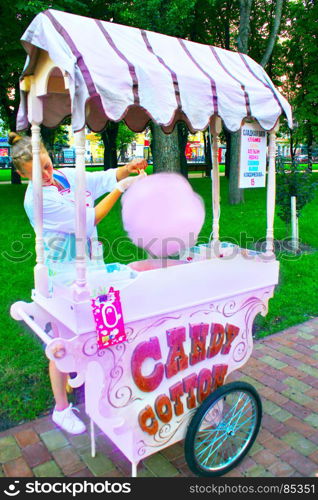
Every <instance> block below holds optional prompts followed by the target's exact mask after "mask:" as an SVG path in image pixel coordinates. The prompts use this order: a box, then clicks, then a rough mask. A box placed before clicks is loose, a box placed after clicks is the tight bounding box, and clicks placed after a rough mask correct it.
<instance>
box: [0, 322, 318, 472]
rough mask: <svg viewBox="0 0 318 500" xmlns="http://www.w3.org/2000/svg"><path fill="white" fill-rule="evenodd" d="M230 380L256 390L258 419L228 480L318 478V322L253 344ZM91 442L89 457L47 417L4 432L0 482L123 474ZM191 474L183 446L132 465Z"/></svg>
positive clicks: (102, 444)
mask: <svg viewBox="0 0 318 500" xmlns="http://www.w3.org/2000/svg"><path fill="white" fill-rule="evenodd" d="M234 380H245V381H246V382H249V383H251V384H252V385H253V386H254V387H255V388H256V389H257V390H258V392H259V393H260V395H261V397H262V402H263V412H264V415H263V420H262V426H261V430H260V433H259V435H258V438H257V440H256V442H255V443H254V445H253V447H252V449H251V450H250V452H249V454H248V456H246V457H245V458H244V460H243V461H242V462H241V464H240V465H239V466H238V467H237V468H236V469H235V470H233V471H231V472H230V473H229V474H228V476H232V477H242V476H245V477H265V476H271V477H275V476H276V477H301V476H303V477H314V476H318V318H316V319H313V320H310V321H308V322H307V323H304V324H301V325H298V326H295V327H292V328H289V329H288V330H285V331H283V332H280V333H278V334H275V335H272V336H270V337H267V338H265V339H261V340H257V341H255V344H254V350H253V355H252V357H251V358H250V359H249V361H248V362H247V363H246V364H245V365H244V367H243V368H242V369H241V370H240V371H236V372H234V373H233V374H232V375H231V376H230V377H229V380H228V381H234ZM81 406H83V405H81ZM81 413H82V417H83V419H84V420H86V421H87V418H86V417H85V415H84V413H83V408H81ZM96 442H97V454H96V457H95V458H91V456H90V443H89V436H88V434H87V433H84V434H82V435H80V436H71V435H67V434H66V433H64V432H62V431H61V430H59V429H58V428H57V427H56V426H55V425H54V424H53V423H52V421H51V418H50V417H49V416H47V417H43V418H39V419H38V420H36V421H33V422H28V423H25V424H22V425H19V426H17V427H14V428H12V429H8V430H7V431H4V432H2V433H0V477H1V476H7V477H32V476H36V477H61V476H68V477H92V476H100V477H101V476H103V477H120V476H124V477H125V476H126V477H127V476H129V475H130V471H131V469H130V463H129V462H128V461H127V459H126V458H125V457H124V456H123V454H122V453H121V452H120V451H119V450H118V449H117V448H116V447H115V446H114V445H113V444H112V443H111V442H110V441H109V440H108V439H107V438H106V437H105V436H104V435H103V434H102V433H99V434H97V441H96ZM192 475H193V474H192V473H191V472H190V470H189V469H188V467H187V465H186V462H185V458H184V453H183V446H182V443H177V444H175V445H173V446H170V447H168V448H166V449H164V450H162V451H161V452H159V453H156V454H154V455H152V456H150V457H148V458H146V459H145V460H143V461H142V462H141V463H140V464H139V466H138V476H159V477H171V476H173V477H177V476H192Z"/></svg>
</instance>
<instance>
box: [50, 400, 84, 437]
mask: <svg viewBox="0 0 318 500" xmlns="http://www.w3.org/2000/svg"><path fill="white" fill-rule="evenodd" d="M74 411H79V410H78V409H77V408H73V405H72V403H70V405H69V406H68V407H67V408H65V410H62V411H58V410H55V409H54V411H53V415H52V420H53V422H54V423H55V424H56V425H58V426H59V427H61V429H63V430H64V431H66V432H69V433H70V434H82V432H85V431H86V426H85V424H84V422H82V421H81V420H80V419H79V418H78V417H77V416H76V415H75V414H74Z"/></svg>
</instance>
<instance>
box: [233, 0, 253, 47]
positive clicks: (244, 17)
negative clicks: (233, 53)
mask: <svg viewBox="0 0 318 500" xmlns="http://www.w3.org/2000/svg"><path fill="white" fill-rule="evenodd" d="M252 3H253V0H240V27H239V36H238V39H237V47H238V50H239V52H243V54H247V52H248V35H249V32H250V14H251V8H252Z"/></svg>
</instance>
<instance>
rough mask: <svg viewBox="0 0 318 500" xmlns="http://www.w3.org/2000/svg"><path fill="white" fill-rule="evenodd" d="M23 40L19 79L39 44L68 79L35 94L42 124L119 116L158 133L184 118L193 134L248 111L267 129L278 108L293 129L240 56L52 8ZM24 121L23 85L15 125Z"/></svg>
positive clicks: (254, 67)
mask: <svg viewBox="0 0 318 500" xmlns="http://www.w3.org/2000/svg"><path fill="white" fill-rule="evenodd" d="M22 43H23V46H24V47H25V49H26V51H27V53H28V59H27V62H26V66H25V69H24V72H23V75H22V78H24V77H26V76H29V75H32V74H33V73H34V70H35V68H36V66H37V62H38V57H39V54H40V50H39V49H42V50H44V51H46V52H47V53H48V54H49V57H50V59H51V60H52V61H53V62H54V64H55V65H56V68H57V69H56V72H62V73H63V74H64V75H67V77H68V82H69V89H68V91H67V92H64V93H63V92H55V91H50V87H48V90H47V92H46V93H45V94H44V95H41V96H40V99H41V100H42V102H43V121H42V123H43V124H44V125H46V126H47V127H55V126H57V125H58V124H59V123H60V122H61V121H62V120H63V119H64V118H65V117H66V116H68V115H71V114H72V124H73V129H74V130H75V131H76V130H81V129H82V128H83V127H84V125H85V124H87V125H88V127H89V128H90V129H91V130H93V131H101V130H102V129H103V128H104V127H105V125H106V123H107V121H108V120H113V121H119V120H125V122H126V124H127V125H128V126H129V127H130V128H131V129H132V130H134V131H136V132H138V131H141V130H143V129H144V128H145V126H146V125H147V123H148V121H149V120H150V119H151V120H153V121H155V122H156V123H158V124H160V125H161V127H162V129H163V130H164V131H165V132H171V131H172V129H173V127H174V125H175V123H176V121H178V120H184V121H185V122H186V123H187V125H188V127H189V129H190V130H191V131H192V132H194V131H196V130H204V129H205V128H206V127H207V126H208V124H209V122H210V118H211V117H212V116H213V115H218V116H220V117H221V118H222V120H223V122H224V124H225V126H226V127H227V128H228V129H229V130H230V131H236V130H238V129H239V128H240V126H241V123H242V120H243V119H244V118H247V117H253V118H255V119H256V120H257V121H258V122H259V124H260V125H261V126H262V127H263V128H264V129H265V130H270V129H272V128H273V127H274V126H275V124H276V122H277V120H278V118H279V116H280V115H281V114H283V113H284V114H285V115H286V117H287V120H288V124H289V126H290V127H292V114H291V108H290V105H289V104H288V102H287V101H286V99H285V98H284V97H283V96H282V95H281V94H280V93H279V92H278V90H277V89H276V88H275V86H274V84H273V83H272V81H271V80H270V78H269V77H268V75H267V74H266V72H265V71H264V69H263V68H262V67H261V66H260V65H259V64H257V63H256V62H255V61H253V60H252V59H251V58H250V57H248V56H247V55H245V54H241V53H237V52H230V51H228V50H224V49H220V48H217V47H212V46H209V45H202V44H199V43H194V42H190V41H188V40H182V39H180V38H173V37H170V36H166V35H162V34H159V33H154V32H151V31H145V30H142V29H139V28H132V27H128V26H123V25H119V24H115V23H110V22H105V21H99V20H97V19H91V18H87V17H82V16H77V15H73V14H69V13H65V12H61V11H56V10H51V9H50V10H47V11H45V12H42V13H41V14H39V15H37V16H36V17H35V19H34V20H33V21H32V23H31V24H30V26H29V27H28V29H27V30H26V31H25V33H24V35H23V36H22ZM53 73H54V70H53ZM53 73H52V74H53ZM29 122H30V116H29V115H28V105H27V99H26V91H25V90H22V91H21V104H20V109H19V113H18V118H17V129H18V130H23V129H25V128H26V127H27V126H28V123H29Z"/></svg>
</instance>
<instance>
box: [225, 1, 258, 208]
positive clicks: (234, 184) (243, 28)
mask: <svg viewBox="0 0 318 500" xmlns="http://www.w3.org/2000/svg"><path fill="white" fill-rule="evenodd" d="M252 3H253V0H240V27H239V36H238V39H237V47H238V50H239V52H242V53H244V54H247V52H248V35H249V32H250V14H251V8H252ZM230 143H231V144H230V155H229V156H230V172H229V180H230V182H229V203H230V204H231V205H237V204H238V203H241V202H243V201H244V192H243V189H239V187H238V167H239V150H240V132H235V133H231V134H230Z"/></svg>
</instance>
